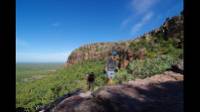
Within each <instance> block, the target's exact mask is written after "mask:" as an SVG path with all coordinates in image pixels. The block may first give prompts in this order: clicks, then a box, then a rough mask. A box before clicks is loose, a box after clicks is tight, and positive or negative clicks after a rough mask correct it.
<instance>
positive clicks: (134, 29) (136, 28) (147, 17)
mask: <svg viewBox="0 0 200 112" xmlns="http://www.w3.org/2000/svg"><path fill="white" fill-rule="evenodd" d="M153 15H154V13H153V12H149V13H147V14H146V15H145V16H144V17H143V18H142V20H141V21H139V22H138V23H136V24H135V25H134V26H133V27H132V29H131V32H132V33H133V34H134V33H136V32H137V31H139V30H140V29H141V28H142V27H143V26H144V25H145V24H146V23H147V22H148V21H149V20H150V19H151V18H152V17H153Z"/></svg>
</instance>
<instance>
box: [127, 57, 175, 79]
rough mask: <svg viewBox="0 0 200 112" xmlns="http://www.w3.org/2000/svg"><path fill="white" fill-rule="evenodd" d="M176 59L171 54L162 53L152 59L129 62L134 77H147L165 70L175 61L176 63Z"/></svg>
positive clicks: (129, 68)
mask: <svg viewBox="0 0 200 112" xmlns="http://www.w3.org/2000/svg"><path fill="white" fill-rule="evenodd" d="M176 60H177V59H175V58H174V57H173V56H170V55H162V56H158V57H156V58H152V59H150V58H146V59H144V60H134V61H132V62H131V63H130V64H129V66H128V70H129V71H130V73H131V74H132V75H133V76H134V77H137V78H146V77H149V76H152V75H154V74H158V73H162V72H164V71H165V70H166V69H168V68H170V67H171V65H172V64H173V63H176Z"/></svg>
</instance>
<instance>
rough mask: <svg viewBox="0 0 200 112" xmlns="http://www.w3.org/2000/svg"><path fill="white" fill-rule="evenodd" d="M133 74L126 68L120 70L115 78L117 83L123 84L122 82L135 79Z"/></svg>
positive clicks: (114, 80)
mask: <svg viewBox="0 0 200 112" xmlns="http://www.w3.org/2000/svg"><path fill="white" fill-rule="evenodd" d="M133 79H134V77H133V75H131V74H129V73H128V72H127V70H126V69H122V70H119V71H118V72H117V73H116V75H115V76H114V78H113V82H114V83H115V84H121V83H122V82H125V81H129V80H133Z"/></svg>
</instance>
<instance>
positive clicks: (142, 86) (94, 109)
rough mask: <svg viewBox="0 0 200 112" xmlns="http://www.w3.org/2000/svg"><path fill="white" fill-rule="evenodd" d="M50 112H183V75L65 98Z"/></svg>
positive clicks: (133, 82)
mask: <svg viewBox="0 0 200 112" xmlns="http://www.w3.org/2000/svg"><path fill="white" fill-rule="evenodd" d="M51 112H183V75H181V74H179V73H174V72H171V71H168V72H165V73H163V74H158V75H155V76H152V77H150V78H146V79H143V80H141V79H137V80H135V81H130V82H128V83H126V84H122V85H114V86H105V87H103V88H101V89H99V90H97V91H95V92H94V93H91V94H90V92H87V93H82V94H79V95H74V96H71V97H68V98H66V99H64V100H63V101H62V102H60V103H59V104H58V105H56V106H55V107H54V108H53V109H52V110H51Z"/></svg>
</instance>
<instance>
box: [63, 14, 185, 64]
mask: <svg viewBox="0 0 200 112" xmlns="http://www.w3.org/2000/svg"><path fill="white" fill-rule="evenodd" d="M159 36H162V38H164V40H168V39H171V40H172V41H174V42H175V43H176V47H177V48H183V40H184V39H183V15H179V16H174V17H172V18H167V19H166V21H165V22H164V23H163V25H161V26H160V27H159V28H157V29H154V30H152V31H150V32H148V33H145V34H144V35H143V36H140V37H138V38H136V39H134V40H127V41H123V42H112V43H111V42H110V43H94V44H88V45H83V46H81V47H80V48H78V49H75V50H74V51H73V52H72V53H71V54H70V56H69V57H68V60H67V61H66V63H65V65H66V66H69V65H71V64H76V63H79V62H83V61H85V60H105V59H107V58H108V57H109V56H110V53H111V51H112V49H115V50H116V49H117V50H118V51H119V52H120V53H122V55H126V56H122V57H127V56H128V57H132V59H135V58H140V59H142V58H143V57H144V56H143V54H144V53H143V52H144V49H142V48H141V49H139V50H138V51H137V52H138V54H134V53H131V49H130V47H129V46H130V44H131V43H132V42H138V41H141V40H142V39H143V40H144V39H145V40H148V39H149V40H150V41H152V40H153V39H154V41H156V39H157V37H159ZM152 37H154V38H152ZM132 52H133V51H132ZM134 52H135V51H134ZM127 61H130V60H127Z"/></svg>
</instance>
